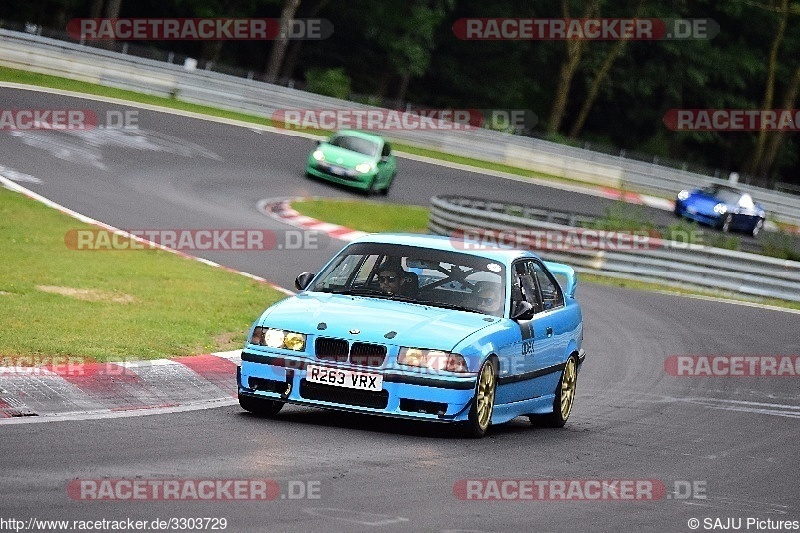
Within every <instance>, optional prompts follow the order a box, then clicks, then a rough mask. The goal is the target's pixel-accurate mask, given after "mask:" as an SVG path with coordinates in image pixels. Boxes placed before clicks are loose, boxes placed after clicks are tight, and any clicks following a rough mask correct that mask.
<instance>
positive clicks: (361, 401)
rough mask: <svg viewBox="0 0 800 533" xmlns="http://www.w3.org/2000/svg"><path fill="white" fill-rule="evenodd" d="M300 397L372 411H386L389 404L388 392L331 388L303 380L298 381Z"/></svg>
mask: <svg viewBox="0 0 800 533" xmlns="http://www.w3.org/2000/svg"><path fill="white" fill-rule="evenodd" d="M300 396H302V397H303V398H306V399H308V400H318V401H321V402H330V403H339V404H343V405H355V406H358V407H372V408H373V409H386V406H387V405H388V404H389V392H388V391H385V390H382V391H380V392H375V391H363V390H357V389H348V388H345V387H333V386H331V385H322V384H320V383H311V382H309V381H306V380H305V379H302V380H300Z"/></svg>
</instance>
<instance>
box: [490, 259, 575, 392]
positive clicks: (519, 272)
mask: <svg viewBox="0 0 800 533" xmlns="http://www.w3.org/2000/svg"><path fill="white" fill-rule="evenodd" d="M511 275H512V280H511V283H512V286H511V299H512V301H511V316H512V318H514V316H515V315H517V317H516V318H515V319H514V320H515V322H516V323H517V324H518V326H519V329H520V338H519V341H518V342H517V343H516V344H515V345H514V346H512V347H511V352H512V354H513V357H514V364H513V367H514V370H515V371H514V372H513V374H512V375H511V376H509V377H508V378H506V379H505V381H506V382H507V383H519V385H516V386H514V387H511V388H512V389H513V393H512V396H513V397H515V399H516V400H521V399H526V398H533V397H536V396H541V395H543V394H549V393H552V390H551V389H553V390H554V388H555V384H556V383H557V381H558V376H559V374H558V372H559V371H560V370H561V367H560V365H561V364H562V363H563V361H562V359H563V354H564V352H565V350H566V342H567V337H568V332H566V331H561V330H562V329H564V327H563V325H562V324H563V320H560V316H559V314H560V313H562V312H563V311H564V294H563V292H562V291H561V287H560V285H559V284H558V282H557V281H556V280H555V278H553V276H552V275H551V274H550V273H549V272H548V271H547V269H545V268H544V266H543V265H542V264H541V263H540V262H539V261H537V260H535V259H524V260H520V261H517V262H515V263H514V264H513V266H512V273H511ZM520 313H521V314H520Z"/></svg>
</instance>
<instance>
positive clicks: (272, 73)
mask: <svg viewBox="0 0 800 533" xmlns="http://www.w3.org/2000/svg"><path fill="white" fill-rule="evenodd" d="M298 7H300V0H286V1H285V2H284V4H283V10H282V11H281V21H280V28H281V29H280V34H279V35H278V38H277V39H275V42H274V43H273V45H272V50H271V51H270V55H269V63H268V65H267V74H266V76H265V78H264V81H266V82H267V83H275V82H276V81H277V80H278V73H280V71H281V65H283V58H284V56H285V55H286V48H287V47H288V46H289V29H290V27H291V24H292V21H293V20H294V15H295V13H297V8H298Z"/></svg>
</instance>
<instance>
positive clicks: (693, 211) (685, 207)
mask: <svg viewBox="0 0 800 533" xmlns="http://www.w3.org/2000/svg"><path fill="white" fill-rule="evenodd" d="M675 214H676V215H680V216H682V217H684V218H688V219H690V220H695V221H697V222H700V223H701V224H705V225H707V226H718V225H719V224H720V221H721V220H722V216H721V215H720V214H719V213H716V212H711V213H705V212H703V211H701V210H699V209H697V208H696V207H694V206H693V205H691V204H686V203H684V202H675Z"/></svg>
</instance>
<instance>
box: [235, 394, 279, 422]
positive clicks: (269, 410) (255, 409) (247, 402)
mask: <svg viewBox="0 0 800 533" xmlns="http://www.w3.org/2000/svg"><path fill="white" fill-rule="evenodd" d="M239 405H240V406H241V407H242V409H244V410H245V411H249V412H251V413H253V414H254V415H258V416H265V417H269V416H275V415H277V414H278V413H279V412H280V411H281V409H283V405H284V402H279V401H277V400H267V399H262V398H253V397H252V396H243V395H241V394H240V395H239Z"/></svg>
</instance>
